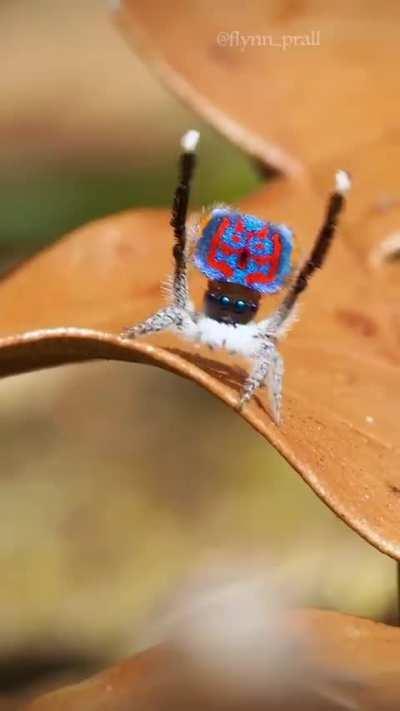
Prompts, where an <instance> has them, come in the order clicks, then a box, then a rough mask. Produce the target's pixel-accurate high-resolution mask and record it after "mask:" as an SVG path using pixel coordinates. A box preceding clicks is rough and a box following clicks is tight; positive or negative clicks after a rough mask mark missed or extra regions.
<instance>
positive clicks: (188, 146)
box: [121, 131, 199, 338]
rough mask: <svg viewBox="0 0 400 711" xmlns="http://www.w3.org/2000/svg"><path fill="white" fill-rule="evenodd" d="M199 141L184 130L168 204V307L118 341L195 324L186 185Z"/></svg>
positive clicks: (137, 325)
mask: <svg viewBox="0 0 400 711" xmlns="http://www.w3.org/2000/svg"><path fill="white" fill-rule="evenodd" d="M198 140H199V133H198V132H197V131H188V132H187V133H185V135H184V136H183V138H182V141H181V146H182V154H181V158H180V174H179V182H178V186H177V188H176V191H175V195H174V202H173V205H172V217H171V227H172V228H173V231H174V237H175V242H174V247H173V257H174V274H173V279H172V289H171V304H170V305H169V306H167V307H165V308H164V309H161V310H160V311H157V312H156V313H155V314H152V315H151V316H149V318H147V319H145V320H144V321H142V322H141V323H138V324H135V325H134V326H130V327H129V328H126V329H125V330H124V331H123V332H122V333H121V337H122V338H136V336H142V335H145V334H151V333H159V332H160V331H166V330H169V329H171V330H176V331H184V330H186V331H190V330H191V328H192V327H193V325H194V323H195V313H194V309H193V307H192V305H191V301H190V294H189V285H188V259H189V258H188V249H187V240H186V218H187V212H188V205H189V196H190V186H191V182H192V178H193V174H194V170H195V167H196V153H195V151H196V147H197V143H198Z"/></svg>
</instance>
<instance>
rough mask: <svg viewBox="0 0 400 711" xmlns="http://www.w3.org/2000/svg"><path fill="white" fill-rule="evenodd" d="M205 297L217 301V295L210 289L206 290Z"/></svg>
mask: <svg viewBox="0 0 400 711" xmlns="http://www.w3.org/2000/svg"><path fill="white" fill-rule="evenodd" d="M207 299H208V300H209V301H218V296H217V294H213V292H212V291H207Z"/></svg>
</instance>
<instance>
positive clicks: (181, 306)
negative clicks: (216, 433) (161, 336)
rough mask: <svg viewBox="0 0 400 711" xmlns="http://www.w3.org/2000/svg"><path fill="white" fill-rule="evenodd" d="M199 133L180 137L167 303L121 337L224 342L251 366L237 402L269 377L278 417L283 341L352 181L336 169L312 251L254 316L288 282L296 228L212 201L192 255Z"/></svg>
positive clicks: (223, 345)
mask: <svg viewBox="0 0 400 711" xmlns="http://www.w3.org/2000/svg"><path fill="white" fill-rule="evenodd" d="M198 140H199V133H198V131H194V130H191V131H188V132H187V133H185V135H184V136H183V137H182V140H181V150H182V153H181V157H180V175H179V182H178V186H177V188H176V191H175V196H174V201H173V206H172V217H171V221H170V224H171V227H172V228H173V231H174V246H173V258H174V273H173V277H172V284H171V294H170V303H169V304H168V305H167V306H166V307H165V308H162V309H161V310H159V311H157V312H156V313H154V314H153V315H151V316H149V318H147V319H146V320H145V321H142V322H141V323H138V324H136V325H135V326H132V327H130V328H127V329H125V331H123V333H122V334H121V337H122V338H136V337H137V336H142V335H144V334H151V333H158V332H160V331H166V330H169V331H174V332H176V333H178V334H179V335H181V336H182V337H184V338H185V339H187V340H190V341H197V342H199V343H203V344H206V345H208V346H209V347H210V348H211V349H214V348H223V349H226V350H227V351H228V352H229V353H230V354H232V355H234V354H239V355H242V356H245V357H246V358H247V359H248V360H249V361H250V362H251V370H250V373H249V375H248V377H247V379H246V380H245V383H244V386H243V390H242V392H241V395H240V399H239V402H238V408H239V409H241V408H242V407H243V405H244V404H245V403H247V402H248V401H249V400H250V399H251V398H252V397H253V395H254V394H255V392H256V391H257V390H258V389H259V388H260V387H262V386H264V385H266V386H267V389H268V392H269V396H270V402H271V409H272V416H273V419H274V421H275V423H276V424H277V425H279V423H280V416H281V401H282V380H283V371H284V365H283V359H282V356H281V355H280V353H279V351H278V342H279V340H280V339H281V338H282V337H283V336H284V335H285V334H286V333H287V332H288V331H289V329H290V328H291V326H292V325H293V323H294V320H295V318H296V308H297V300H298V298H299V296H300V294H301V293H302V292H303V291H304V290H305V288H306V287H307V285H308V281H309V279H310V277H311V275H312V274H313V273H314V271H315V270H316V269H318V268H321V267H322V265H323V263H324V261H325V258H326V255H327V253H328V250H329V247H330V244H331V242H332V240H333V237H334V235H335V230H336V225H337V221H338V217H339V215H340V213H341V211H342V209H343V207H344V203H345V195H346V193H347V192H348V191H349V189H350V187H351V180H350V176H349V174H348V173H347V172H346V171H344V170H339V171H338V172H337V173H336V183H335V189H334V191H333V192H332V194H331V195H330V197H329V202H328V208H327V212H326V216H325V219H324V221H323V224H322V226H321V228H320V230H319V233H318V235H317V238H316V240H315V243H314V246H313V248H312V250H311V252H310V255H309V256H308V258H307V259H306V261H305V262H304V264H303V265H302V266H301V268H300V269H299V271H298V272H297V274H296V275H295V277H294V279H293V281H292V283H291V285H289V287H288V289H287V293H286V295H285V297H284V299H283V301H282V302H281V304H280V306H278V308H277V309H276V310H275V311H274V312H273V313H272V314H271V315H270V316H268V318H266V319H264V320H262V321H259V322H256V321H254V318H255V316H256V314H257V312H258V309H259V306H260V300H261V297H262V296H263V295H265V294H273V293H276V292H278V291H280V290H281V289H283V288H284V287H285V286H286V284H287V280H288V277H289V275H290V273H291V256H292V250H293V233H292V231H291V230H290V229H289V228H288V227H286V226H285V225H282V224H276V223H272V222H267V221H265V220H261V219H259V218H258V217H255V216H253V215H247V214H242V213H239V212H236V211H234V210H233V209H231V208H229V207H226V206H221V207H214V208H213V209H211V210H210V211H209V212H208V213H207V216H206V219H205V220H204V221H202V225H201V227H198V228H197V230H196V231H195V233H194V234H193V237H195V238H196V244H195V248H194V258H193V257H192V256H191V245H190V239H188V233H187V227H186V219H187V212H188V203H189V195H190V186H191V182H192V178H193V174H194V170H195V167H196V148H197V143H198ZM192 261H194V264H195V266H196V267H197V268H198V269H199V270H200V271H201V272H202V273H203V274H204V275H205V276H206V277H207V279H208V288H207V290H206V292H205V295H204V304H203V310H202V311H197V310H196V309H195V307H194V305H193V303H192V300H191V297H190V291H189V284H188V267H189V265H190V263H191V262H192Z"/></svg>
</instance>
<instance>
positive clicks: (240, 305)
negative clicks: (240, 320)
mask: <svg viewBox="0 0 400 711" xmlns="http://www.w3.org/2000/svg"><path fill="white" fill-rule="evenodd" d="M234 308H235V311H236V313H237V314H242V313H244V312H245V311H247V309H248V308H249V305H248V303H247V301H244V299H237V300H236V301H235V306H234Z"/></svg>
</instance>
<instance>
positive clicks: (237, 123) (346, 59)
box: [0, 0, 400, 558]
mask: <svg viewBox="0 0 400 711" xmlns="http://www.w3.org/2000/svg"><path fill="white" fill-rule="evenodd" d="M166 13H168V22H167V21H166ZM335 13H336V14H335ZM398 14H400V8H397V6H395V5H393V4H392V3H388V4H385V3H384V4H381V5H380V6H379V8H377V7H376V6H375V5H374V3H371V2H368V3H356V4H355V5H354V4H353V5H352V6H351V8H350V7H347V6H345V4H344V3H339V5H335V8H333V7H331V8H329V10H328V8H327V6H326V5H325V4H323V3H322V2H319V3H318V2H304V3H303V2H301V3H286V4H285V3H284V4H282V3H270V4H268V6H265V4H264V3H253V4H252V6H251V9H250V8H246V9H245V10H241V9H239V5H233V6H232V5H231V4H229V3H217V4H212V3H210V2H206V3H204V2H198V3H197V2H195V3H191V4H190V5H188V4H187V3H183V2H172V3H170V4H168V6H165V8H164V6H162V5H160V4H159V3H158V2H154V1H153V0H149V1H148V2H146V3H133V2H130V1H129V0H125V1H124V2H122V3H121V12H120V14H119V19H120V21H121V22H122V24H123V26H124V28H125V31H126V32H127V33H128V34H130V35H132V36H133V38H134V39H136V40H137V41H138V42H139V45H140V47H141V48H142V51H143V52H144V54H145V55H146V56H147V57H149V59H150V60H151V61H152V62H153V63H154V65H155V66H156V68H157V69H158V71H159V72H160V73H162V74H163V76H164V77H165V79H166V80H167V81H168V82H169V84H170V85H171V86H172V87H173V89H174V90H175V91H177V92H178V93H180V94H181V96H182V97H183V98H185V99H186V100H187V101H188V102H189V103H191V104H192V105H193V106H194V107H195V108H196V109H197V110H198V111H199V112H201V113H202V114H203V115H204V116H206V117H207V118H208V119H209V120H210V121H211V122H213V123H214V124H215V125H217V126H218V127H219V129H220V130H222V131H224V133H225V134H226V135H228V136H229V137H230V138H231V139H232V140H234V141H236V142H237V143H238V144H240V145H242V147H244V148H245V149H246V150H247V151H248V152H249V153H251V154H253V155H255V156H257V158H258V159H261V160H262V161H263V162H264V163H266V164H267V163H268V164H269V165H272V166H274V168H278V169H280V170H281V172H282V173H283V174H285V177H282V178H281V179H280V180H276V181H275V182H274V183H271V184H270V186H269V187H266V188H264V189H263V190H262V191H260V192H258V193H257V194H256V195H253V196H250V197H249V198H248V199H247V200H246V201H244V202H243V203H242V207H243V208H245V209H246V210H248V211H252V212H254V213H256V214H258V215H260V216H261V217H269V218H271V219H273V220H275V221H282V222H286V223H288V224H289V225H291V226H293V227H294V229H295V230H296V233H297V234H298V236H299V240H300V243H301V245H302V247H303V246H306V245H310V243H311V241H312V239H313V236H314V235H315V232H316V230H317V228H318V225H319V223H320V221H321V216H322V211H323V206H324V201H325V197H326V193H327V191H328V190H329V189H330V187H331V184H332V176H333V174H334V171H335V170H336V168H338V167H343V168H347V169H349V170H350V171H351V172H352V173H353V177H354V190H353V192H352V193H351V194H350V198H349V204H348V209H347V212H346V215H345V219H344V220H343V222H342V226H341V229H340V235H339V237H338V240H337V243H336V244H335V245H334V248H333V250H332V254H331V255H330V257H329V259H328V262H327V265H326V268H325V269H324V270H323V272H322V273H321V274H318V275H317V276H316V277H315V279H314V280H313V282H312V283H311V285H310V288H309V290H308V292H307V293H306V294H305V296H304V298H303V299H302V313H301V320H300V323H299V324H297V325H296V327H295V329H294V331H293V333H291V334H290V335H289V337H288V340H287V342H286V343H285V344H284V345H283V353H284V356H285V361H286V373H287V374H286V380H285V389H284V410H283V415H284V421H283V425H282V426H281V427H280V428H279V429H278V428H277V427H276V426H275V425H274V424H273V422H272V420H271V418H270V415H269V411H268V405H267V401H266V397H265V395H264V394H263V395H262V396H260V397H257V398H256V399H255V400H254V402H253V403H251V404H250V405H249V406H247V407H246V408H245V409H244V411H243V413H242V414H243V417H244V418H245V419H246V420H247V421H248V422H249V423H250V424H251V425H252V426H253V427H255V428H256V429H257V430H258V431H259V432H260V433H261V434H262V435H263V436H265V437H266V438H267V439H268V440H269V441H270V442H272V443H273V444H274V446H275V447H276V448H277V449H278V450H279V451H280V452H281V453H282V454H283V455H284V456H285V457H286V458H287V459H288V461H290V462H291V463H292V465H293V466H294V467H295V468H296V469H297V470H298V471H299V472H300V473H301V475H302V476H303V477H304V479H305V480H306V481H307V482H308V483H309V484H310V485H311V486H312V487H313V488H314V490H315V491H316V492H317V493H318V494H319V495H320V496H321V497H322V498H323V499H324V501H326V502H327V503H328V505H329V506H330V507H331V508H332V509H333V510H335V511H336V512H337V513H338V514H339V515H340V516H341V517H342V518H343V519H344V520H345V521H347V522H348V523H349V524H350V525H351V526H352V527H353V528H354V529H355V530H357V531H358V532H359V533H360V534H361V535H363V536H364V537H365V538H366V539H367V540H369V541H370V542H371V543H372V544H374V545H375V546H376V547H378V548H379V549H380V550H382V551H384V552H386V553H388V554H390V555H392V556H393V557H396V558H400V526H399V521H400V470H399V461H400V456H399V455H400V447H399V431H400V426H399V417H398V402H399V397H400V370H399V363H400V350H399V346H400V309H399V292H400V289H399V286H398V283H399V280H398V276H399V273H398V269H399V266H398V264H396V262H395V261H392V260H391V259H390V258H389V257H390V254H389V257H388V256H387V255H386V251H385V245H386V246H388V252H389V253H390V250H392V251H395V249H394V248H393V244H394V245H395V246H396V237H395V235H396V230H397V229H398V225H399V222H400V209H399V206H400V203H399V192H398V182H399V178H398V165H399V160H398V158H399V155H400V150H399V140H398V132H397V129H396V121H397V116H396V110H397V109H396V106H397V104H396V101H397V94H398V81H399V80H398V75H397V74H396V73H395V68H396V66H397V64H398V61H397V60H398V53H399V51H400V50H399V49H398V43H397V39H396V35H395V29H396V27H397V20H398V18H397V15H398ZM171 18H173V22H172V21H171ZM227 23H228V24H229V27H227ZM166 27H168V32H167V31H166ZM231 28H234V29H236V28H237V29H238V30H239V32H240V33H241V34H243V35H246V36H247V35H251V34H257V35H261V34H264V35H266V36H267V35H271V34H272V35H273V36H274V37H275V38H279V37H281V36H282V35H283V34H287V35H293V34H296V35H301V34H302V33H303V32H306V31H308V30H309V29H310V28H311V29H314V28H317V30H318V29H319V30H320V45H319V46H315V47H292V49H288V50H287V51H286V52H285V51H283V50H281V49H278V48H272V47H269V48H268V47H253V48H248V50H246V51H241V50H240V47H236V46H232V47H230V46H228V47H222V46H218V43H217V36H218V32H221V31H223V30H225V29H227V30H228V31H230V30H231ZM379 33H381V35H382V36H383V33H384V40H382V42H381V43H380V45H379V47H380V50H379V52H378V51H376V40H377V35H378V34H379ZM189 58H190V61H189ZM216 160H217V157H216ZM171 173H175V166H171ZM287 176H290V177H287ZM215 197H216V199H218V198H219V197H220V196H218V195H216V196H215ZM168 220H169V216H168V213H167V212H156V211H138V212H132V213H126V214H123V215H119V216H111V217H109V218H108V219H105V220H103V221H101V222H98V223H94V224H91V225H88V226H86V227H83V228H82V229H80V230H78V231H77V232H75V233H74V234H72V235H70V236H68V237H67V238H65V239H64V240H62V241H60V242H59V243H58V244H56V245H55V246H54V247H52V248H51V249H49V250H47V251H45V252H43V253H41V254H39V255H38V256H37V257H35V258H34V259H32V260H31V261H29V262H27V263H26V264H25V265H24V266H22V268H20V269H19V270H17V271H15V272H14V273H12V274H10V275H9V276H8V277H7V278H5V279H4V280H3V281H2V282H1V284H0V334H1V342H0V372H1V374H2V375H10V374H15V373H19V372H23V371H27V370H32V369H35V368H42V367H47V366H51V365H57V364H61V363H67V362H73V361H83V360H87V359H92V358H111V359H120V360H131V361H139V362H145V363H149V364H153V365H158V366H160V367H163V368H166V369H168V370H171V371H173V372H176V373H178V374H181V375H183V376H184V377H187V378H190V379H192V380H193V381H195V382H197V383H199V384H200V385H203V386H204V387H206V388H207V389H208V390H210V391H211V392H213V393H214V394H215V395H217V396H218V397H220V398H221V399H222V400H224V401H225V402H226V403H227V404H228V405H230V406H231V407H233V408H235V406H236V403H237V400H238V390H239V388H240V386H241V384H242V383H243V378H244V375H245V373H244V364H243V363H239V362H236V361H235V360H233V359H232V358H230V357H228V356H226V355H225V354H218V353H217V354H215V353H212V354H211V353H210V352H207V351H206V352H204V351H200V350H198V349H197V348H196V347H194V346H192V345H188V344H187V343H184V342H183V341H181V340H179V339H175V338H172V337H165V336H160V337H157V338H153V339H150V338H148V339H144V340H138V341H136V342H134V343H132V342H126V341H121V340H120V339H119V338H118V333H119V331H120V329H121V328H122V327H123V326H126V325H130V324H132V323H134V322H135V321H137V320H139V319H141V318H143V317H145V316H147V315H149V314H150V313H151V312H152V311H154V310H155V309H156V308H158V307H159V306H160V304H161V303H162V296H161V294H160V288H159V287H160V282H161V281H162V280H163V279H164V278H165V276H166V275H167V273H168V272H169V270H170V268H171V257H170V249H171V233H170V229H169V227H168ZM393 235H394V237H393ZM391 245H392V246H391ZM200 287H201V284H200V282H198V280H196V283H195V293H196V295H197V298H199V294H200ZM152 407H153V408H154V412H155V413H156V410H157V402H156V401H154V402H153V403H152Z"/></svg>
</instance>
